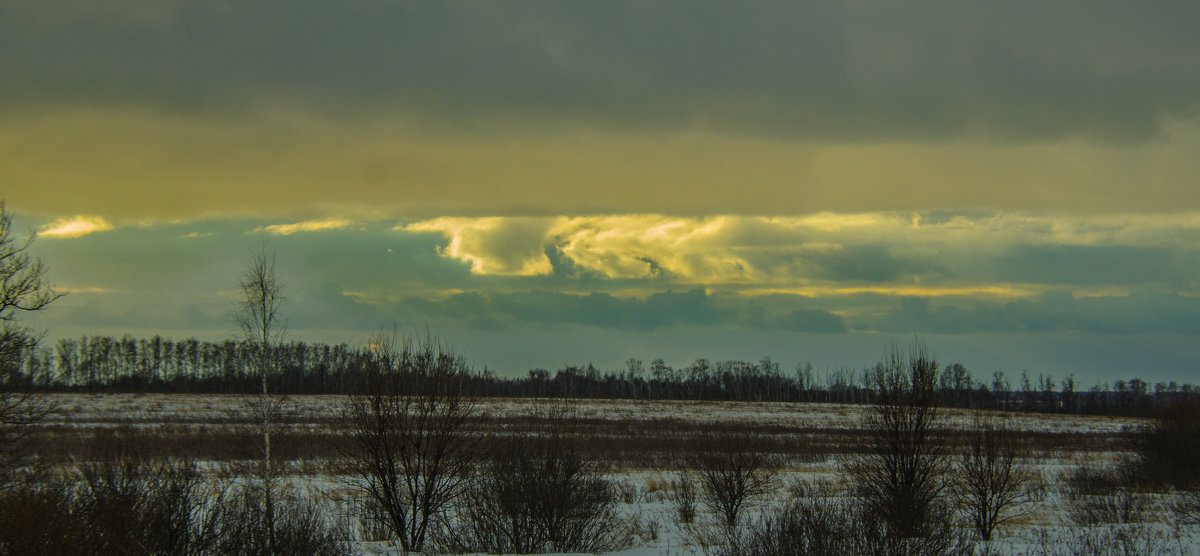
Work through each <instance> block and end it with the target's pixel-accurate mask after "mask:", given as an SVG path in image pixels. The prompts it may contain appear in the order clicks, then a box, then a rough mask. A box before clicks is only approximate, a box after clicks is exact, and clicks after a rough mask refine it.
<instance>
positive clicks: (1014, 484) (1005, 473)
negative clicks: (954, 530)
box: [951, 416, 1036, 541]
mask: <svg viewBox="0 0 1200 556" xmlns="http://www.w3.org/2000/svg"><path fill="white" fill-rule="evenodd" d="M1025 455H1026V450H1025V449H1024V447H1023V446H1022V444H1021V438H1020V436H1019V435H1018V434H1017V432H1016V431H1015V430H1013V429H1012V428H1009V427H1004V426H1000V425H998V424H997V423H996V422H995V421H993V420H991V419H988V418H986V417H983V416H976V418H975V424H974V425H973V426H972V428H971V430H970V431H968V433H967V437H966V442H965V443H964V445H963V447H962V448H961V449H960V451H959V453H958V454H957V455H956V456H955V458H954V478H953V480H952V483H951V490H952V492H953V494H954V498H955V502H956V504H957V505H958V507H959V509H960V510H962V511H963V513H965V514H966V515H967V517H968V518H969V519H970V520H971V525H973V526H974V527H975V530H976V531H978V532H979V536H980V538H982V539H983V540H984V541H990V540H991V539H992V533H993V532H994V531H995V530H996V527H998V526H999V525H1000V524H1002V523H1004V522H1005V521H1008V520H1010V519H1012V518H1014V517H1019V516H1022V515H1025V509H1026V507H1027V505H1028V504H1029V503H1031V502H1033V501H1034V500H1035V494H1036V490H1035V488H1036V484H1035V479H1036V474H1035V472H1034V471H1033V470H1032V469H1031V468H1030V467H1029V466H1028V465H1026V464H1025V463H1023V461H1022V458H1023V457H1024V456H1025Z"/></svg>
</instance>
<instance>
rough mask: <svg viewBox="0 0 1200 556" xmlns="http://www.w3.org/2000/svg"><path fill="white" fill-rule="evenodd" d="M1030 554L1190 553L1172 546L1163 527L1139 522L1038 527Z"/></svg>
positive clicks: (1143, 555)
mask: <svg viewBox="0 0 1200 556" xmlns="http://www.w3.org/2000/svg"><path fill="white" fill-rule="evenodd" d="M1028 539H1029V543H1028V545H1027V548H1026V550H1025V553H1026V554H1028V555H1029V556H1078V555H1083V554H1086V555H1088V556H1130V555H1132V554H1136V555H1138V556H1160V555H1161V556H1167V555H1173V554H1187V553H1188V552H1186V551H1185V550H1183V549H1182V548H1180V547H1171V546H1170V544H1169V542H1168V540H1169V539H1168V538H1167V536H1166V535H1165V534H1164V533H1163V532H1162V531H1160V530H1157V529H1154V528H1151V527H1145V526H1139V525H1111V526H1108V527H1083V528H1055V529H1036V530H1034V531H1033V532H1031V534H1030V535H1029V537H1028Z"/></svg>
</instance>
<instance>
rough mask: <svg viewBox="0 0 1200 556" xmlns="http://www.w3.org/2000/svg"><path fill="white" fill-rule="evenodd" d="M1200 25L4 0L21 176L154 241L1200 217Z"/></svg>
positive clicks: (796, 7) (4, 131) (49, 206)
mask: <svg viewBox="0 0 1200 556" xmlns="http://www.w3.org/2000/svg"><path fill="white" fill-rule="evenodd" d="M1197 10H1198V8H1197V7H1196V6H1194V5H1192V4H1191V3H1186V2H1173V3H1165V4H1157V5H1155V6H1153V7H1151V6H1146V5H1142V4H1138V3H1130V2H1121V1H1117V0H1111V1H1109V0H1103V1H1099V2H1097V1H1087V2H1084V1H1069V2H1056V3H1054V4H1053V5H1046V4H1045V3H1040V2H1024V1H1021V2H1006V3H1003V4H1002V5H986V4H976V3H958V4H950V5H947V4H945V3H934V2H923V1H922V2H906V3H903V4H893V3H884V2H875V3H872V2H867V3H862V2H850V1H845V2H841V1H829V2H817V3H800V4H797V3H794V2H756V3H753V4H737V5H730V4H727V3H724V2H709V1H694V0H688V1H683V0H677V1H676V0H672V1H655V2H642V1H636V2H635V1H614V2H602V3H599V4H596V5H582V4H576V3H570V2H568V3H564V2H556V1H534V2H521V3H517V4H503V5H491V4H481V3H478V2H458V1H450V2H445V1H424V0H422V1H415V2H375V1H366V0H355V1H350V2H342V3H337V4H336V5H330V4H329V3H327V2H321V1H317V0H298V1H295V2H288V3H287V5H286V6H285V5H282V4H279V3H277V2H271V1H267V0H250V1H246V2H237V3H235V4H223V3H215V4H209V3H194V2H181V1H172V0H167V1H161V2H158V1H156V2H151V1H146V0H121V1H118V2H106V3H104V6H96V5H92V3H89V2H80V1H76V0H63V1H58V2H32V3H31V2H26V1H21V0H4V1H0V51H3V52H5V53H7V55H6V56H4V57H3V58H0V75H5V76H6V77H7V79H6V81H5V87H3V88H2V90H0V181H2V182H3V183H5V184H6V187H5V189H6V191H5V195H6V197H7V198H8V200H9V201H10V202H12V203H13V205H14V206H19V207H21V210H24V211H28V212H31V213H38V214H42V215H45V216H52V217H58V216H62V215H66V214H81V213H82V214H95V215H98V216H102V217H104V218H107V219H109V220H110V221H117V220H121V221H133V222H137V221H142V220H147V219H154V220H160V221H161V220H172V219H176V220H177V219H203V218H212V217H216V216H229V215H235V216H265V217H270V218H281V219H291V220H322V219H326V218H330V217H348V218H355V219H378V218H387V217H391V218H417V219H428V218H436V217H444V216H493V215H504V216H562V215H589V214H590V215H598V214H628V213H661V214H672V215H681V216H697V215H709V214H751V215H768V216H774V215H803V214H810V213H814V212H819V211H836V212H862V211H890V210H917V211H929V210H937V209H945V210H964V209H972V210H973V209H983V210H1034V211H1052V212H1076V213H1090V214H1101V213H1108V212H1160V211H1167V212H1171V211H1176V210H1180V209H1183V210H1196V209H1197V208H1200V188H1196V187H1194V185H1195V184H1194V176H1196V175H1197V174H1198V173H1200V162H1197V160H1200V159H1198V158H1197V157H1195V156H1194V153H1195V152H1197V151H1200V103H1197V101H1196V99H1198V98H1200V65H1198V64H1196V63H1195V60H1196V59H1198V58H1200V39H1198V38H1197V34H1196V33H1194V32H1193V29H1192V28H1191V26H1190V25H1188V24H1187V23H1189V22H1192V21H1195V20H1196V19H1197V16H1198V15H1200V14H1198V13H1197ZM512 271H513V272H518V271H532V270H531V269H523V267H522V268H516V269H513V270H512Z"/></svg>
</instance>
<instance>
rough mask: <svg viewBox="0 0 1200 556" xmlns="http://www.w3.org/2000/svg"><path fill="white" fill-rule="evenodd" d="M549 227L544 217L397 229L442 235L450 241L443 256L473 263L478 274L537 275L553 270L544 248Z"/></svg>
mask: <svg viewBox="0 0 1200 556" xmlns="http://www.w3.org/2000/svg"><path fill="white" fill-rule="evenodd" d="M548 224H549V219H544V218H498V217H491V218H437V219H434V220H427V221H424V222H417V223H415V224H409V225H407V226H399V227H397V229H400V230H404V231H409V232H440V233H442V234H443V235H445V236H446V237H447V238H449V240H450V242H449V243H448V244H447V245H446V246H445V247H444V248H442V249H441V251H440V252H441V254H442V255H443V256H446V257H451V258H455V259H459V260H461V261H463V262H466V263H469V264H470V265H471V272H473V273H475V274H492V275H500V276H536V275H539V274H549V273H550V272H551V271H552V270H553V267H552V266H551V264H550V259H548V258H546V253H545V251H544V250H543V249H542V246H543V241H544V239H545V237H546V231H547V229H548V228H547V225H548Z"/></svg>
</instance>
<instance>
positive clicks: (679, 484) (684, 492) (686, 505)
mask: <svg viewBox="0 0 1200 556" xmlns="http://www.w3.org/2000/svg"><path fill="white" fill-rule="evenodd" d="M671 505H672V507H673V508H674V509H675V519H676V520H677V521H678V522H679V523H691V522H692V521H695V519H696V483H695V480H694V479H692V475H691V473H688V472H687V471H681V472H680V473H679V475H678V476H677V478H676V479H675V480H674V481H672V482H671Z"/></svg>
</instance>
